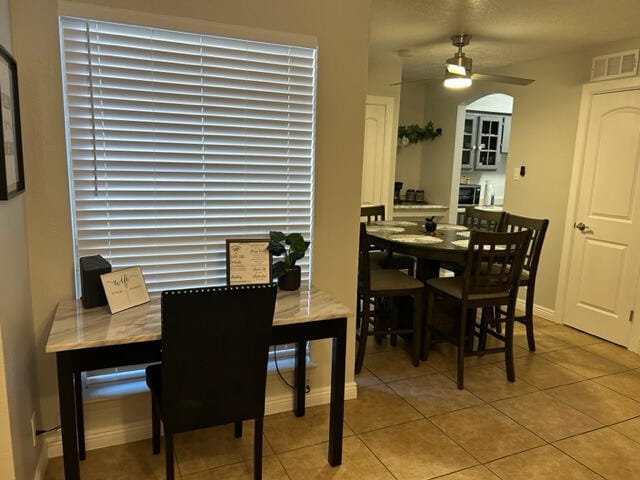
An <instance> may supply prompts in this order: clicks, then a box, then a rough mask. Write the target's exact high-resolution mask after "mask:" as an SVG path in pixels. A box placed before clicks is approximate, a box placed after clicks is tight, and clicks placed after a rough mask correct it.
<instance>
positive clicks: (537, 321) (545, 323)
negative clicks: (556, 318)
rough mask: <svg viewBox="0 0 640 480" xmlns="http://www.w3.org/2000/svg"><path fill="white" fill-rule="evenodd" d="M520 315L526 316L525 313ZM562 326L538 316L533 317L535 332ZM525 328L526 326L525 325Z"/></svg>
mask: <svg viewBox="0 0 640 480" xmlns="http://www.w3.org/2000/svg"><path fill="white" fill-rule="evenodd" d="M518 315H524V312H523V313H519V314H518ZM519 325H522V324H521V323H519ZM558 325H560V324H559V323H556V322H553V321H551V320H547V319H546V318H542V317H538V316H536V315H534V316H533V328H534V329H535V330H538V329H540V328H546V327H555V326H558ZM523 327H524V325H523Z"/></svg>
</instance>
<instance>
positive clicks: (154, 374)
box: [144, 363, 162, 397]
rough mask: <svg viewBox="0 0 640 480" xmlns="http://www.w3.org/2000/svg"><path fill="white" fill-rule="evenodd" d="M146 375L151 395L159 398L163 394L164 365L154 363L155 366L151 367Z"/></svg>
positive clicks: (147, 369)
mask: <svg viewBox="0 0 640 480" xmlns="http://www.w3.org/2000/svg"><path fill="white" fill-rule="evenodd" d="M144 373H145V377H146V380H147V387H149V390H151V393H153V394H154V395H157V396H158V397H159V396H160V395H161V394H162V364H161V363H154V364H153V365H149V366H148V367H147V368H146V369H145V371H144Z"/></svg>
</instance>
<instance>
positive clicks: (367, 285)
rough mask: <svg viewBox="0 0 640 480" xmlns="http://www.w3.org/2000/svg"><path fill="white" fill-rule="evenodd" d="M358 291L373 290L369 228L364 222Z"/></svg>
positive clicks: (362, 225) (359, 260) (359, 251)
mask: <svg viewBox="0 0 640 480" xmlns="http://www.w3.org/2000/svg"><path fill="white" fill-rule="evenodd" d="M358 289H359V290H360V291H362V292H369V291H370V290H371V265H370V263H369V237H368V236H367V226H366V224H365V223H363V222H360V237H359V241H358Z"/></svg>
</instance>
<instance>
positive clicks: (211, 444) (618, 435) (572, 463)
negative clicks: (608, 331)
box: [46, 319, 640, 480]
mask: <svg viewBox="0 0 640 480" xmlns="http://www.w3.org/2000/svg"><path fill="white" fill-rule="evenodd" d="M536 326H537V334H536V341H537V345H538V352H537V353H535V354H531V353H529V352H528V351H527V350H526V338H525V335H524V329H523V328H521V327H517V328H516V344H517V345H518V347H517V349H516V357H517V358H516V376H517V381H516V382H515V383H509V382H507V381H506V377H505V374H504V369H503V362H502V361H503V357H502V356H501V355H500V354H496V355H488V356H485V357H483V358H471V359H467V367H466V371H465V390H462V391H460V390H457V389H456V386H455V383H454V381H453V378H454V377H455V372H454V371H453V369H454V368H455V357H454V355H455V350H454V349H453V348H450V347H449V346H448V345H445V344H442V345H437V346H436V347H434V348H433V349H432V351H431V354H430V357H429V360H428V361H427V362H423V363H422V364H421V365H420V367H418V368H414V367H412V366H411V365H410V362H409V356H408V353H407V351H406V350H405V349H404V348H403V345H402V342H399V345H398V346H397V347H391V346H389V345H387V344H386V343H383V344H382V345H376V344H375V342H373V341H372V342H370V344H369V345H368V352H367V355H366V358H365V362H364V365H365V366H364V368H363V372H362V374H361V375H359V376H358V377H357V381H358V384H359V386H360V388H359V396H358V399H357V400H349V401H347V402H346V405H345V440H344V454H343V458H344V462H343V465H342V466H340V467H337V468H331V467H329V465H328V464H327V462H326V438H327V432H328V407H327V406H321V407H313V408H309V409H308V410H307V412H308V413H307V415H306V417H304V418H295V417H294V416H293V415H291V414H290V413H283V414H278V415H271V416H268V417H267V418H266V419H265V433H264V436H265V442H264V455H265V456H264V468H263V473H264V479H265V480H327V479H335V480H351V479H355V480H387V479H388V480H393V479H398V480H422V479H431V478H438V479H442V480H465V479H467V480H492V479H494V480H495V479H505V480H506V479H514V480H519V479H528V480H536V479H554V480H557V479H560V480H564V479H572V480H582V479H602V478H605V479H609V480H614V479H624V480H631V479H640V356H639V355H636V354H633V353H630V352H627V351H625V350H623V349H621V348H619V347H616V346H614V345H611V344H609V343H606V342H602V341H600V340H599V339H597V338H595V337H591V336H589V335H586V334H584V333H581V332H579V331H577V330H573V329H571V328H568V327H564V326H559V325H555V324H553V323H551V322H548V321H545V320H543V319H536ZM251 428H252V427H251V425H247V426H246V427H245V435H244V437H243V438H242V439H241V440H236V439H234V438H233V429H232V426H224V427H218V428H212V429H207V430H201V431H198V432H193V433H189V434H182V435H181V436H179V438H177V440H176V443H177V444H176V460H177V472H176V473H177V478H181V479H184V480H219V479H220V480H222V479H225V480H244V479H246V480H250V479H251V478H252V476H251V460H250V459H251V445H252V442H251V439H252V436H253V434H252V430H251ZM87 457H88V458H87V460H86V461H85V462H82V465H81V472H82V478H83V479H85V480H93V479H101V480H103V479H104V480H108V479H119V480H123V479H127V480H128V479H131V480H133V479H136V480H137V479H162V478H164V463H163V458H164V457H163V456H162V455H160V456H152V455H151V443H150V440H146V441H141V442H135V443H130V444H127V445H120V446H116V447H109V448H105V449H101V450H93V451H90V452H88V456H87ZM61 478H63V475H62V461H61V458H54V459H51V461H50V463H49V467H48V470H47V476H46V479H47V480H56V479H61Z"/></svg>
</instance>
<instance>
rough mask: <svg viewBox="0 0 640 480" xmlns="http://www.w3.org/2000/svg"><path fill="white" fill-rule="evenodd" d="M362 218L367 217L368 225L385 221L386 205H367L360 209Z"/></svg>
mask: <svg viewBox="0 0 640 480" xmlns="http://www.w3.org/2000/svg"><path fill="white" fill-rule="evenodd" d="M360 217H361V218H362V217H366V218H367V223H368V224H369V223H371V222H377V221H378V220H384V219H385V212H384V205H367V206H365V207H360Z"/></svg>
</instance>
